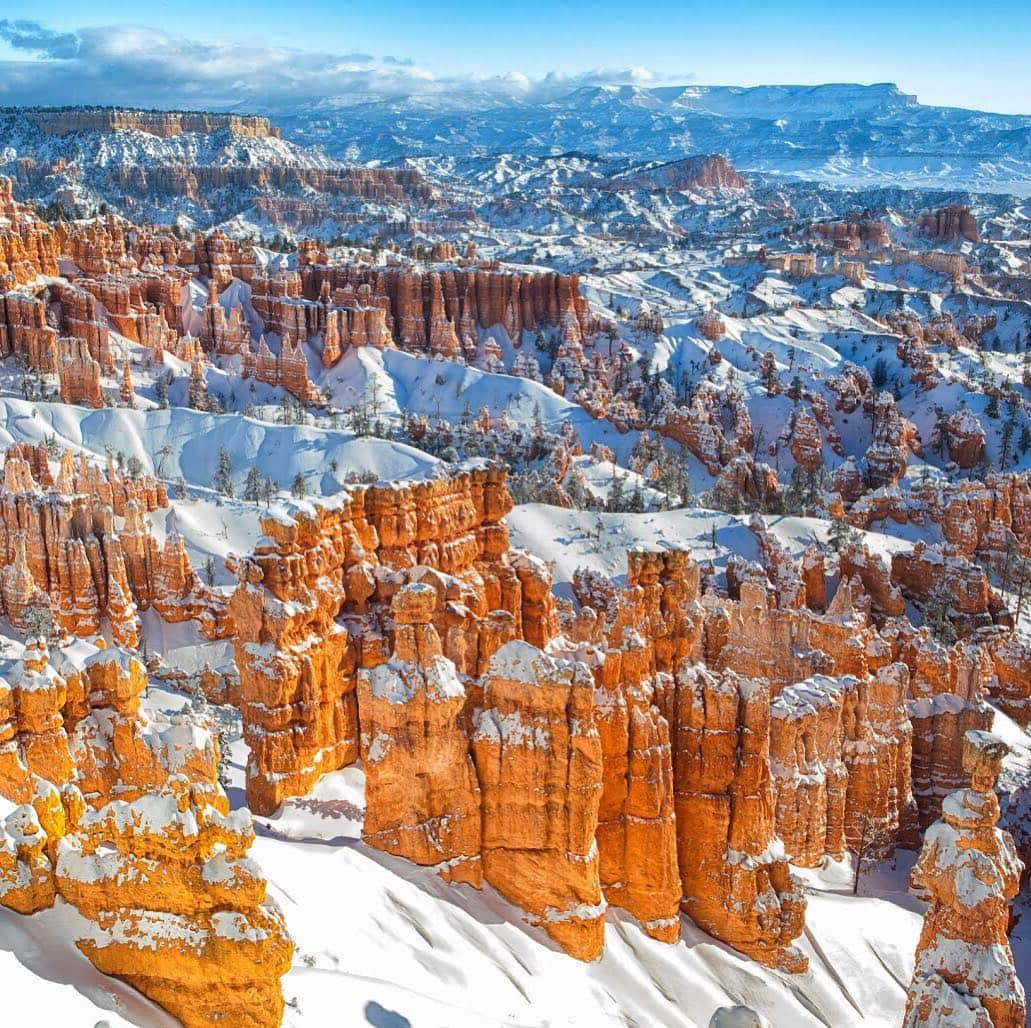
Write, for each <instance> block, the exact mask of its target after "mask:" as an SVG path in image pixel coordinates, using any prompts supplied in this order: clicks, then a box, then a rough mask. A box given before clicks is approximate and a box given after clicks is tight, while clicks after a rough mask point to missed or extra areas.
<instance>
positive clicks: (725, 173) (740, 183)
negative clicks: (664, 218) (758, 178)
mask: <svg viewBox="0 0 1031 1028" xmlns="http://www.w3.org/2000/svg"><path fill="white" fill-rule="evenodd" d="M607 185H608V188H609V189H613V190H619V191H627V190H635V189H642V190H645V191H647V192H663V193H665V192H684V191H688V190H699V189H747V188H748V183H747V182H746V181H745V180H744V179H743V178H742V177H741V176H740V175H739V174H738V173H737V171H736V170H735V169H734V166H733V165H732V164H731V163H730V161H728V160H727V159H726V157H724V156H723V155H722V154H718V153H716V154H705V155H697V156H694V157H686V158H684V159H683V160H680V161H672V162H671V163H669V164H659V165H655V166H652V167H645V168H644V169H641V170H635V171H631V172H629V173H627V174H621V175H619V176H617V177H614V178H610V179H609V180H608V183H607Z"/></svg>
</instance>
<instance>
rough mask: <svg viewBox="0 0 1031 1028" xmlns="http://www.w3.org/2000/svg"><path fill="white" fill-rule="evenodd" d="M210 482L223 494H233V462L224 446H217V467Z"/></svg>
mask: <svg viewBox="0 0 1031 1028" xmlns="http://www.w3.org/2000/svg"><path fill="white" fill-rule="evenodd" d="M211 484H212V486H213V487H214V488H215V491H216V492H219V493H221V494H222V495H223V496H232V495H233V462H232V460H231V459H230V457H229V451H228V450H226V448H225V447H224V446H220V447H219V448H218V468H217V470H216V471H215V477H214V478H213V479H212V482H211Z"/></svg>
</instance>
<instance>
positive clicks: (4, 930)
mask: <svg viewBox="0 0 1031 1028" xmlns="http://www.w3.org/2000/svg"><path fill="white" fill-rule="evenodd" d="M87 930H88V928H87V925H86V923H85V922H84V921H83V919H82V918H81V917H80V915H79V914H78V913H77V912H76V911H75V909H74V908H73V907H71V906H69V905H67V904H66V903H65V902H64V901H63V900H61V899H58V900H57V902H56V904H55V906H54V907H53V908H52V909H50V910H44V911H42V912H41V913H39V914H34V915H33V916H32V917H24V916H22V915H20V914H15V913H13V912H12V911H10V910H6V909H4V908H3V907H0V981H2V982H3V993H4V1000H3V1004H4V1024H5V1025H7V1024H10V1025H13V1026H17V1028H22V1026H28V1025H39V1024H43V1023H45V1024H47V1025H67V1026H69V1028H79V1026H80V1025H81V1026H82V1028H90V1026H97V1028H100V1026H101V1025H103V1026H105V1028H129V1026H131V1025H138V1026H141V1028H175V1026H176V1025H178V1021H176V1020H175V1019H174V1018H172V1017H171V1016H169V1015H168V1014H166V1013H165V1012H164V1011H163V1010H161V1009H160V1008H158V1007H157V1006H155V1005H154V1004H153V1003H151V1002H149V1001H148V1000H147V999H145V998H144V997H143V996H141V995H140V993H138V992H137V991H136V990H135V989H133V988H132V987H131V986H129V985H126V984H125V983H123V982H120V981H118V980H117V979H115V978H109V977H107V976H106V975H103V974H101V973H100V972H99V971H97V970H96V969H95V968H94V967H93V965H92V964H91V963H90V962H89V961H88V960H87V959H86V957H85V956H83V955H82V954H81V953H80V952H79V951H78V950H77V949H76V948H75V944H74V942H73V941H72V940H73V939H74V938H76V937H77V936H78V935H79V934H81V933H84V932H85V931H87ZM41 1019H42V1020H41Z"/></svg>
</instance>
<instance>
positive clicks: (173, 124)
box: [22, 107, 279, 139]
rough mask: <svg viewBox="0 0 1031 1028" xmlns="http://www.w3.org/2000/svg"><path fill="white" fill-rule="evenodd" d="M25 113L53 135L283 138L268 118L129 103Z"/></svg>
mask: <svg viewBox="0 0 1031 1028" xmlns="http://www.w3.org/2000/svg"><path fill="white" fill-rule="evenodd" d="M22 114H23V116H24V117H25V118H26V119H27V120H28V121H30V122H31V123H32V124H33V125H35V126H36V128H38V129H41V130H42V131H44V132H48V133H50V134H52V135H66V134H67V133H69V132H125V131H133V132H146V133H148V134H149V135H152V136H160V137H162V138H166V137H168V136H177V135H180V134H181V133H183V132H203V133H212V132H225V131H228V132H231V133H232V134H233V135H235V136H254V137H256V138H259V139H260V138H266V137H272V138H274V139H278V138H279V129H278V128H275V127H274V126H273V125H272V124H271V123H270V122H269V120H268V118H260V117H256V116H254V115H244V114H204V113H201V112H198V111H137V110H133V109H131V108H125V107H78V108H45V107H44V108H26V109H25V110H23V111H22Z"/></svg>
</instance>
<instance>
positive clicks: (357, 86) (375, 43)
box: [0, 0, 1031, 115]
mask: <svg viewBox="0 0 1031 1028" xmlns="http://www.w3.org/2000/svg"><path fill="white" fill-rule="evenodd" d="M5 7H6V11H5V13H6V14H8V17H5V18H3V19H0V103H3V104H6V105H26V104H72V103H95V104H121V105H133V106H144V107H151V106H153V107H163V108H173V107H180V108H193V109H197V108H212V109H226V108H233V107H238V108H243V107H246V108H248V109H254V110H260V109H263V108H269V109H276V108H281V107H285V106H289V105H291V104H298V103H302V102H310V101H312V100H318V99H320V98H323V97H327V96H344V97H346V96H349V95H361V94H366V93H369V92H374V93H378V94H383V93H386V94H388V95H410V94H413V93H414V94H419V93H425V92H436V93H441V92H443V93H450V94H461V93H463V92H469V91H474V90H479V91H483V90H490V91H494V92H501V93H506V94H512V95H515V96H525V97H528V98H531V99H535V98H550V97H551V96H554V95H558V94H559V93H561V92H565V91H568V90H570V89H573V88H575V87H577V86H580V85H593V84H635V85H639V86H645V87H652V86H675V85H681V86H702V85H705V86H742V87H752V86H758V85H798V86H815V85H823V84H849V83H855V84H864V85H866V84H879V83H887V82H891V83H896V84H897V85H898V88H899V89H900V90H901V91H902V92H904V93H907V94H913V95H916V96H917V98H918V99H919V102H920V103H922V104H926V105H934V106H949V107H960V108H966V109H971V110H980V111H986V112H993V113H1000V114H1024V115H1028V114H1031V76H1029V75H1027V74H1026V71H1025V67H1024V54H1023V51H1024V49H1025V43H1026V41H1027V39H1028V38H1031V5H1023V6H1018V5H1016V4H1012V3H995V4H990V5H988V7H985V6H984V5H982V6H981V8H979V10H978V11H976V12H974V11H971V10H970V9H969V8H967V7H963V8H961V7H960V6H959V5H953V4H944V5H934V4H930V3H924V2H917V3H911V4H908V5H906V6H905V7H904V8H897V7H894V6H892V5H889V4H887V3H884V2H881V0H875V2H873V3H871V4H868V5H867V6H866V9H865V10H864V12H863V13H862V15H861V16H858V17H855V16H854V17H851V18H849V19H846V18H845V17H844V16H843V15H841V13H840V12H835V11H828V10H827V9H826V7H825V5H819V4H816V3H812V2H790V3H786V4H783V5H780V6H779V7H777V8H776V9H771V8H769V7H765V6H764V7H758V6H757V5H755V4H753V3H744V2H740V0H729V2H727V3H724V4H721V5H719V7H718V8H717V9H713V8H712V6H711V5H704V6H703V5H698V4H683V3H681V4H674V3H671V2H667V0H662V2H657V3H649V4H646V5H642V6H639V7H638V8H636V9H635V10H634V11H633V16H632V18H630V17H627V15H626V9H625V7H623V6H622V5H617V4H614V3H611V2H609V0H600V2H598V3H595V4H592V5H590V6H589V7H588V6H587V5H585V4H582V3H571V4H566V5H563V6H562V7H561V8H560V9H556V8H555V7H554V5H550V4H544V3H541V2H539V0H526V2H524V3H522V4H520V5H518V6H509V7H506V8H504V9H500V8H497V7H487V6H484V5H478V6H474V5H472V4H469V3H465V2H463V3H453V4H449V5H446V6H445V7H442V8H441V7H438V8H436V9H433V8H430V7H427V5H424V4H423V5H418V4H414V3H410V2H408V0H402V2H399V3H396V4H394V5H393V6H392V7H391V9H390V12H389V13H384V12H383V11H382V10H378V11H376V10H374V11H370V10H368V9H366V8H365V7H363V6H359V5H355V4H350V3H345V4H338V5H333V6H329V5H326V4H323V3H312V2H305V0H301V2H298V3H294V4H291V5H289V6H288V7H287V6H284V5H272V4H269V3H265V2H260V3H249V4H244V3H241V2H239V0H230V2H228V3H225V4H222V5H220V6H219V8H218V12H219V16H218V17H217V18H215V17H213V16H212V12H211V9H210V8H209V7H206V6H203V5H201V4H198V3H195V2H193V0H188V2H185V3H183V4H180V5H178V6H176V7H175V8H172V7H170V6H163V7H160V8H150V9H149V10H147V13H146V15H145V20H146V24H143V25H139V24H134V25H129V24H125V23H124V22H123V21H122V20H121V19H122V17H123V15H122V11H123V10H124V8H121V7H120V6H119V5H116V4H114V3H110V2H106V0H101V2H99V3H96V4H92V5H91V6H90V8H89V10H88V12H83V11H82V9H81V5H78V4H69V3H62V2H57V3H54V4H51V5H49V6H48V8H47V14H46V17H45V18H44V19H42V20H41V19H39V17H38V13H37V12H38V7H37V6H35V5H30V4H28V3H23V2H21V0H15V2H13V3H8V4H7V5H5ZM953 8H955V9H954V10H953ZM949 57H951V58H952V59H951V60H949V59H946V58H949Z"/></svg>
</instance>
